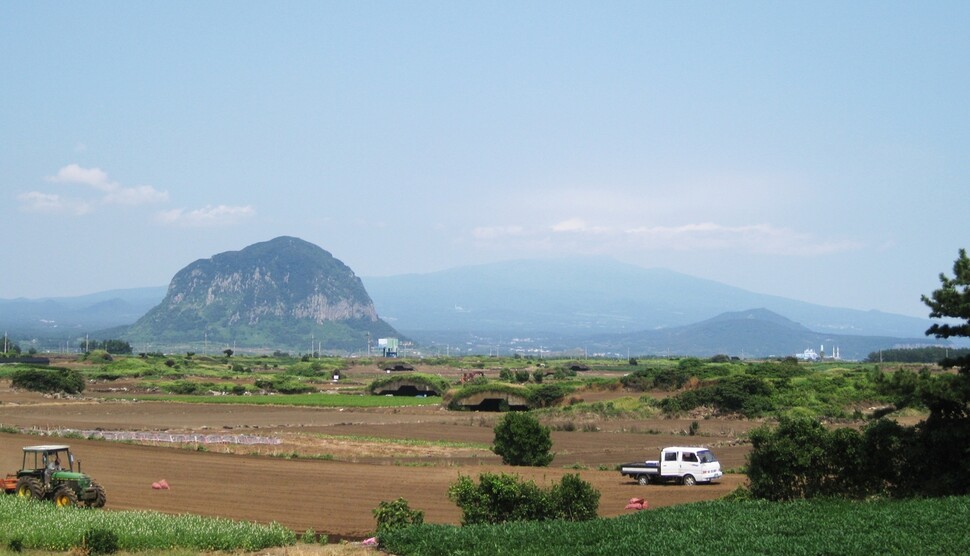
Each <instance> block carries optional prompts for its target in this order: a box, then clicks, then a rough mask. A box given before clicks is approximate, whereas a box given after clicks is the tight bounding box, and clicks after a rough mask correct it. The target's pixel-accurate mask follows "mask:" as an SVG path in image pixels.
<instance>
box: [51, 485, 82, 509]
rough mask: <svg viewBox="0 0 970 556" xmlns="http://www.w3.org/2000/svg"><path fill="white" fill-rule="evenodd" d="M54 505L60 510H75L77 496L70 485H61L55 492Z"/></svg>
mask: <svg viewBox="0 0 970 556" xmlns="http://www.w3.org/2000/svg"><path fill="white" fill-rule="evenodd" d="M52 500H54V505H55V506H57V507H58V508H73V507H74V506H77V494H75V493H74V489H73V488H71V487H70V486H68V485H61V486H59V487H57V490H55V491H54V496H53V498H52Z"/></svg>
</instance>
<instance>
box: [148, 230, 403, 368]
mask: <svg viewBox="0 0 970 556" xmlns="http://www.w3.org/2000/svg"><path fill="white" fill-rule="evenodd" d="M368 333H370V334H373V335H376V336H397V333H396V332H395V331H394V329H393V328H391V327H390V326H389V325H388V324H386V323H385V322H384V321H382V320H380V319H379V318H378V316H377V311H376V309H375V308H374V303H373V302H372V301H371V298H370V296H369V295H368V294H367V292H366V291H365V289H364V286H363V283H362V282H361V281H360V278H358V277H357V276H356V275H355V274H354V272H353V271H352V270H351V269H350V268H349V267H348V266H347V265H345V264H344V263H343V262H341V261H340V260H338V259H336V258H334V256H333V255H331V254H330V253H329V252H327V251H325V250H324V249H322V248H320V247H318V246H316V245H314V244H312V243H309V242H307V241H304V240H302V239H299V238H295V237H289V236H281V237H278V238H275V239H272V240H269V241H265V242H261V243H255V244H253V245H250V246H248V247H246V248H244V249H242V250H239V251H227V252H224V253H219V254H217V255H214V256H212V257H211V258H209V259H199V260H197V261H195V262H193V263H192V264H190V265H188V266H186V267H185V268H183V269H182V270H180V271H179V272H178V273H176V274H175V277H174V278H172V281H171V283H170V284H169V287H168V293H167V294H166V296H165V299H164V300H162V303H161V304H159V305H158V306H156V307H155V308H154V309H152V310H151V311H149V313H148V314H146V315H145V316H144V317H142V318H141V319H140V320H139V321H138V322H136V323H135V324H134V325H133V326H132V328H131V330H130V331H129V336H130V337H131V338H132V339H135V340H141V339H145V340H146V341H159V340H161V341H167V342H177V341H195V340H198V339H199V338H201V337H203V335H204V336H205V337H206V338H208V339H209V340H214V341H217V342H218V341H225V342H227V343H228V342H233V343H241V344H243V345H247V346H253V347H255V346H256V345H260V344H271V345H282V346H287V347H293V346H303V345H306V342H307V341H310V339H311V337H312V338H314V339H315V340H321V341H323V342H324V347H326V348H339V349H352V348H362V347H365V346H366V336H367V334H368Z"/></svg>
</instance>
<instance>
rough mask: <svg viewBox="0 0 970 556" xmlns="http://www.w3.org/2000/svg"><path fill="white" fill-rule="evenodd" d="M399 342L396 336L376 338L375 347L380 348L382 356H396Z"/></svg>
mask: <svg viewBox="0 0 970 556" xmlns="http://www.w3.org/2000/svg"><path fill="white" fill-rule="evenodd" d="M399 343H400V342H399V340H398V339H397V338H378V340H377V347H379V348H381V353H382V354H383V355H384V357H397V350H398V345H399Z"/></svg>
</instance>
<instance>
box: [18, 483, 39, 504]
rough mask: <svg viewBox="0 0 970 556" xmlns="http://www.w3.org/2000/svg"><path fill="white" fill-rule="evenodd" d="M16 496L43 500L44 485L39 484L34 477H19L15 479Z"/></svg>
mask: <svg viewBox="0 0 970 556" xmlns="http://www.w3.org/2000/svg"><path fill="white" fill-rule="evenodd" d="M17 496H19V497H20V498H33V499H35V500H43V498H44V485H42V484H40V481H38V480H37V479H36V478H35V477H21V478H19V479H17Z"/></svg>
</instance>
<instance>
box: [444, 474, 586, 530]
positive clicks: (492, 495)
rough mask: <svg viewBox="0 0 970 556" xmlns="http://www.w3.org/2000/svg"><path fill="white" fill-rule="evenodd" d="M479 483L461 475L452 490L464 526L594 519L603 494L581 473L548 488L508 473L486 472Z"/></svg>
mask: <svg viewBox="0 0 970 556" xmlns="http://www.w3.org/2000/svg"><path fill="white" fill-rule="evenodd" d="M478 481H479V482H478V484H475V482H474V481H473V480H472V479H471V478H469V477H467V476H460V477H458V481H456V482H455V483H453V484H452V485H451V487H449V489H448V498H450V499H451V500H452V501H453V502H455V504H457V505H458V507H459V508H460V509H461V512H462V517H461V523H462V525H472V524H477V523H493V524H494V523H505V522H509V521H543V520H547V519H564V520H568V521H584V520H588V519H594V518H595V517H596V510H597V508H598V507H599V499H600V493H599V491H597V490H596V489H595V488H594V487H593V486H592V485H591V484H589V483H588V482H586V481H584V480H582V479H580V478H579V475H565V476H563V478H562V481H561V482H560V483H559V484H555V485H553V486H552V487H551V488H550V489H548V490H544V489H542V488H540V487H539V486H537V485H536V484H535V482H533V481H523V480H522V479H520V478H519V477H518V476H515V475H508V474H505V473H500V474H495V473H482V474H481V475H479V477H478Z"/></svg>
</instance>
